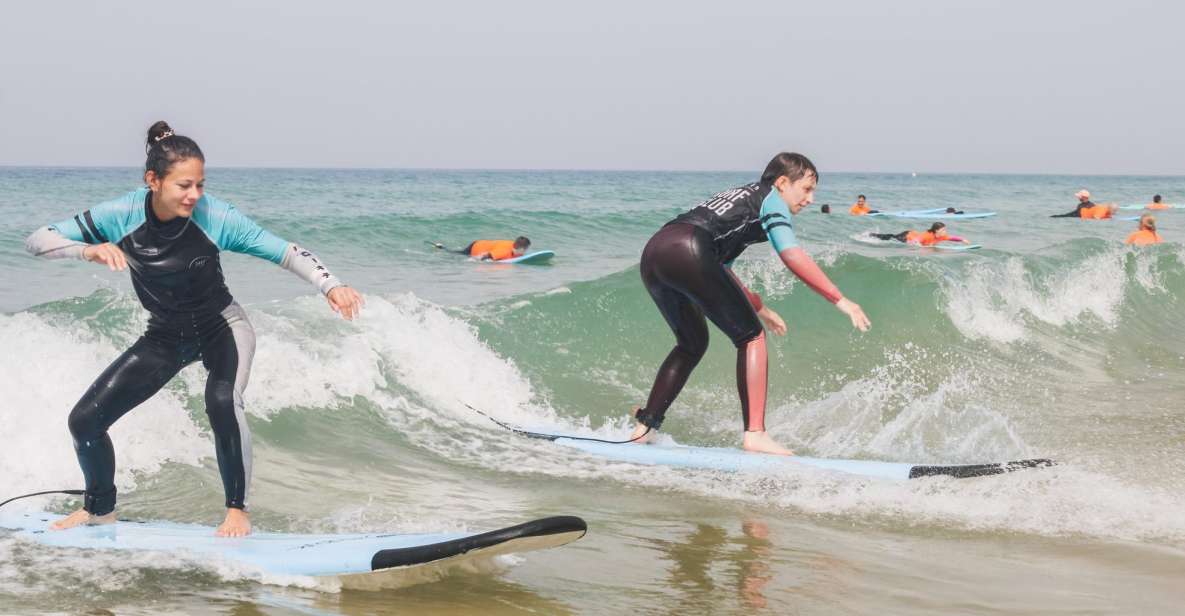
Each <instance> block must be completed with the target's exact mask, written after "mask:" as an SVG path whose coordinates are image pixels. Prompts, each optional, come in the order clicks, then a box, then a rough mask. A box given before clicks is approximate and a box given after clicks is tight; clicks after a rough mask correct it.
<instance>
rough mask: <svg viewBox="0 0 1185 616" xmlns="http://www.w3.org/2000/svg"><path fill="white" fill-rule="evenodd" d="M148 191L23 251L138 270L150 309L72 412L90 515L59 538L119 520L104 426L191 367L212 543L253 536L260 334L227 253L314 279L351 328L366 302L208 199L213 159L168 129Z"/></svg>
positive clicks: (154, 143) (140, 291) (151, 160)
mask: <svg viewBox="0 0 1185 616" xmlns="http://www.w3.org/2000/svg"><path fill="white" fill-rule="evenodd" d="M146 149H147V160H146V162H145V164H144V183H145V184H146V185H147V186H145V187H144V188H139V189H137V190H133V191H132V192H130V193H127V194H126V195H124V196H122V197H119V198H117V199H115V200H113V201H108V202H106V203H102V204H100V205H96V206H95V207H92V208H90V209H89V210H86V211H84V212H82V213H80V214H78V215H75V216H73V217H71V218H67V219H65V220H62V221H61V222H56V223H54V224H51V225H49V226H47V227H42V228H41V229H38V230H37V231H35V232H33V234H32V235H30V236H29V238H28V239H27V240H26V242H25V247H26V249H27V250H28V251H29V252H30V253H32V254H33V255H35V256H39V257H45V258H48V259H80V260H84V261H91V262H93V263H98V264H100V265H105V266H107V267H108V268H110V269H111V270H112V271H123V270H124V269H130V270H131V278H132V287H133V288H134V289H135V291H136V296H137V297H138V298H139V300H140V304H141V305H143V306H144V308H145V309H146V310H147V311H148V313H149V316H148V326H147V329H146V331H145V332H144V334H143V335H142V336H141V337H140V339H139V340H137V341H136V342H135V343H134V344H132V346H131V348H129V349H128V350H127V351H125V352H124V353H123V354H122V355H120V356H119V357H118V358H117V359H116V360H115V361H114V362H113V363H112V364H111V365H110V366H109V367H108V368H107V369H106V370H104V371H103V373H102V374H101V375H99V378H98V379H97V380H96V381H95V382H94V384H93V385H91V386H90V388H89V389H87V391H86V393H84V394H83V396H82V399H80V400H79V401H78V403H77V404H75V405H74V409H73V410H72V411H70V418H69V428H70V434H71V436H73V438H74V449H75V453H76V454H77V456H78V463H79V465H80V466H81V467H82V474H83V478H84V479H85V483H86V493H85V495H84V497H83V506H82V509H79V510H78V511H75V512H74V513H71V514H70V515H69V516H67V517H65V518H63V519H61V520H59V521H57V522H55V523H54V524H53V526H52V528H53V529H54V530H61V529H65V528H70V527H73V526H78V525H80V524H104V523H111V522H114V521H115V500H116V490H115V450H114V448H113V447H112V445H111V438H110V436H108V434H107V430H108V428H110V427H111V425H112V424H113V423H115V422H116V421H117V420H119V418H120V417H123V416H124V414H126V413H127V412H128V411H130V410H132V409H133V408H135V407H137V406H139V405H140V404H141V403H142V402H144V401H145V400H147V399H148V398H150V397H152V396H153V395H154V394H155V393H156V392H158V391H160V389H161V388H162V387H164V386H165V384H166V383H168V382H169V381H170V380H171V379H172V378H173V377H174V376H175V375H176V374H177V373H178V372H180V371H181V369H182V368H184V367H185V366H187V365H189V364H191V363H193V362H195V361H198V360H201V362H202V365H204V366H205V367H206V370H207V371H208V372H209V377H208V379H207V381H206V390H205V402H206V415H207V417H209V419H210V429H211V431H212V432H213V433H214V450H215V452H216V454H217V458H218V470H219V473H220V474H221V476H222V488H223V492H224V496H225V505H226V518H225V519H224V520H223V522H222V524H221V525H219V526H218V529H217V530H216V534H217V535H219V536H224V537H238V536H243V535H246V534H248V533H250V532H251V523H250V518H249V516H248V514H247V497H248V491H249V488H250V484H251V464H252V458H251V434H250V431H249V430H248V427H247V419H246V416H245V414H244V411H243V390H244V389H245V388H246V386H247V379H248V377H249V375H250V374H251V361H252V358H253V356H254V353H255V331H254V329H253V328H252V326H251V323H250V321H248V320H247V313H246V311H244V310H243V308H242V307H241V306H239V304H238V303H237V302H235V300H234V298H233V297H232V296H231V294H230V291H229V290H228V289H227V287H226V281H225V280H224V279H223V275H222V263H221V261H220V260H219V253H220V252H221V251H224V250H229V251H232V252H240V253H244V254H249V255H252V256H255V257H259V258H261V259H266V260H268V261H271V262H273V263H275V264H277V265H279V266H280V267H282V268H284V269H286V270H288V271H290V272H292V273H293V274H296V275H297V276H299V277H300V278H303V279H304V280H306V281H308V282H309V283H310V284H312V285H313V286H314V287H316V288H317V290H319V291H320V292H321V293H322V294H324V295H325V297H326V299H327V300H328V302H329V307H330V308H332V309H333V310H334V311H335V312H337V313H339V314H341V316H342V317H343V318H345V319H353V318H354V316H355V315H357V314H358V311H359V309H360V308H361V306H362V296H361V295H359V294H358V292H357V291H355V290H354V289H351V288H350V287H348V286H345V285H344V284H343V283H342V282H341V281H340V280H339V279H338V278H337V277H336V276H334V275H333V274H332V273H330V272H329V270H328V269H327V268H326V267H325V264H324V263H323V262H322V261H321V260H320V259H319V258H317V257H316V256H315V255H313V253H311V252H309V251H308V250H305V249H304V248H302V247H300V246H298V245H296V244H293V243H291V242H288V241H286V240H283V239H280V238H279V237H277V236H275V235H273V234H272V233H269V232H268V231H265V230H264V229H263V228H261V227H260V226H259V225H258V224H256V223H255V222H254V221H252V220H251V219H250V218H248V217H247V216H245V215H243V214H242V213H241V212H239V211H238V210H237V209H235V207H234V206H233V205H231V204H229V203H227V202H225V201H220V200H218V199H216V198H214V197H212V196H210V195H207V194H205V182H206V177H205V160H206V159H205V156H204V155H203V154H202V151H201V149H200V148H199V147H198V144H197V143H196V142H195V141H194V140H192V139H190V138H189V137H185V136H182V135H178V134H176V133H174V132H173V129H171V128H169V125H168V124H166V123H165V122H157V123H155V124H153V125H152V127H151V128H149V130H148V140H147V148H146Z"/></svg>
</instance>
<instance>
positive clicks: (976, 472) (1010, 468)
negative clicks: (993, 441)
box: [909, 458, 1057, 479]
mask: <svg viewBox="0 0 1185 616" xmlns="http://www.w3.org/2000/svg"><path fill="white" fill-rule="evenodd" d="M1049 466H1057V462H1055V461H1053V460H1050V459H1048V458H1032V459H1028V460H1013V461H1011V462H996V463H992V464H954V465H932V464H918V465H915V466H914V467H913V468H911V469H909V478H910V479H917V478H918V477H936V476H947V477H954V478H956V479H966V478H968V477H986V476H988V475H1001V474H1003V473H1011V472H1014V471H1022V470H1026V469H1031V468H1046V467H1049Z"/></svg>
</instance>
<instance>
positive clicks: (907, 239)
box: [869, 222, 970, 246]
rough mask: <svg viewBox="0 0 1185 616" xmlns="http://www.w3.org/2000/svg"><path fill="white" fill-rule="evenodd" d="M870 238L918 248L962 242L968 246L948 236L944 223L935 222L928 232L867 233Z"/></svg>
mask: <svg viewBox="0 0 1185 616" xmlns="http://www.w3.org/2000/svg"><path fill="white" fill-rule="evenodd" d="M869 235H871V236H872V237H875V238H876V239H878V240H885V241H889V240H897V241H898V242H902V243H905V244H916V245H918V246H934V245H936V244H941V243H942V242H962V243H964V244H970V242H968V241H967V240H965V239H963V238H961V237H959V236H957V235H950V234H949V233H948V232H947V230H946V223H941V222H936V223H934V224H932V225H930V229H929V230H928V231H913V230H909V231H902V232H901V233H869Z"/></svg>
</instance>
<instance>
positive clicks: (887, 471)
mask: <svg viewBox="0 0 1185 616" xmlns="http://www.w3.org/2000/svg"><path fill="white" fill-rule="evenodd" d="M555 442H556V443H558V444H560V445H564V446H566V447H571V448H573V449H579V450H580V451H583V452H586V453H589V454H592V455H595V456H599V457H602V458H608V459H610V460H617V461H619V462H633V463H635V464H646V465H661V466H673V467H679V468H694V469H704V470H717V471H733V472H764V473H777V472H780V471H796V470H802V469H803V468H817V469H824V470H829V471H838V472H841V473H847V474H850V475H860V476H863V477H873V478H878V479H897V480H904V479H917V478H920V477H935V476H947V477H955V478H960V479H962V478H968V477H984V476H988V475H999V474H1002V473H1009V472H1012V471H1019V470H1023V469H1030V468H1041V467H1046V466H1053V465H1054V462H1053V461H1052V460H1047V459H1030V460H1014V461H1011V462H995V463H988V464H910V463H906V462H878V461H874V460H838V459H832V458H808V457H805V456H776V455H770V454H761V453H750V452H747V451H744V450H741V449H731V448H724V447H691V446H686V445H655V444H647V445H639V444H635V443H629V444H609V443H599V442H592V441H581V440H575V439H570V438H564V437H560V438H557V439H556V440H555Z"/></svg>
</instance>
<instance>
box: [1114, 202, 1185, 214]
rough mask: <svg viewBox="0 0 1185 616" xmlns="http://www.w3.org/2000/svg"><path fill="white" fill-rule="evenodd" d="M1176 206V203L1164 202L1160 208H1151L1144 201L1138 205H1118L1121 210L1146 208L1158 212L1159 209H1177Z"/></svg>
mask: <svg viewBox="0 0 1185 616" xmlns="http://www.w3.org/2000/svg"><path fill="white" fill-rule="evenodd" d="M1177 207H1178V206H1177V205H1175V204H1172V203H1165V204H1164V207H1162V208H1156V209H1152V208H1148V204H1146V203H1145V204H1138V205H1121V206H1119V209H1121V210H1143V209H1148V211H1149V212H1159V211H1163V210H1174V209H1177Z"/></svg>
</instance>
